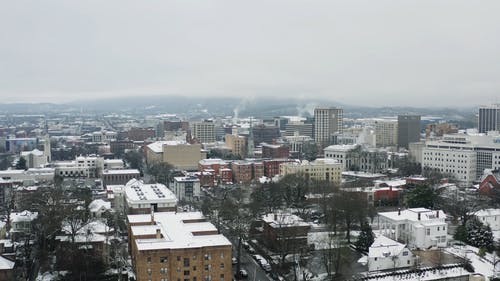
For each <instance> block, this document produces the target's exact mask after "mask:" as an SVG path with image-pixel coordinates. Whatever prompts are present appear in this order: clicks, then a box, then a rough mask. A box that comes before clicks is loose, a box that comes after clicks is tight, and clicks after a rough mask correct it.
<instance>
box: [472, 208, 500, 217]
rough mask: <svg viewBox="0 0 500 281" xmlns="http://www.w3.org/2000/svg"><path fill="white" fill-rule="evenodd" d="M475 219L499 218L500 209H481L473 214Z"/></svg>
mask: <svg viewBox="0 0 500 281" xmlns="http://www.w3.org/2000/svg"><path fill="white" fill-rule="evenodd" d="M474 215H476V217H490V216H500V209H483V210H479V211H477V212H475V213H474Z"/></svg>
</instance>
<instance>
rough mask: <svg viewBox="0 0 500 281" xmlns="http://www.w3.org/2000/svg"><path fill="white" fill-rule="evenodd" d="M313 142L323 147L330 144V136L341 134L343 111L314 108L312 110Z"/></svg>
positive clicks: (339, 109)
mask: <svg viewBox="0 0 500 281" xmlns="http://www.w3.org/2000/svg"><path fill="white" fill-rule="evenodd" d="M314 120H315V121H314V140H315V142H316V143H317V144H319V145H321V146H323V147H325V146H327V145H329V144H330V138H331V136H332V135H333V134H334V133H336V132H338V133H340V134H341V133H342V132H343V109H341V108H316V109H314Z"/></svg>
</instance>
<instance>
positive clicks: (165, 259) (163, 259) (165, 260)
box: [160, 257, 168, 263]
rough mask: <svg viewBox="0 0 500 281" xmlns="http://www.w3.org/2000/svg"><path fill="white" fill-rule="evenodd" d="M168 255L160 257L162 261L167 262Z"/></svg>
mask: <svg viewBox="0 0 500 281" xmlns="http://www.w3.org/2000/svg"><path fill="white" fill-rule="evenodd" d="M167 262H168V257H160V263H167Z"/></svg>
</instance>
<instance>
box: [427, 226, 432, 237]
mask: <svg viewBox="0 0 500 281" xmlns="http://www.w3.org/2000/svg"><path fill="white" fill-rule="evenodd" d="M426 231H427V233H426V235H427V236H429V235H431V229H430V228H427V229H426Z"/></svg>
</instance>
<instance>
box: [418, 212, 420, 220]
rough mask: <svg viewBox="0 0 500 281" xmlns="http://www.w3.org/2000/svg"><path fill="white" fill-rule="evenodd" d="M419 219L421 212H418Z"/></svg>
mask: <svg viewBox="0 0 500 281" xmlns="http://www.w3.org/2000/svg"><path fill="white" fill-rule="evenodd" d="M418 220H420V212H418Z"/></svg>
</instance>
